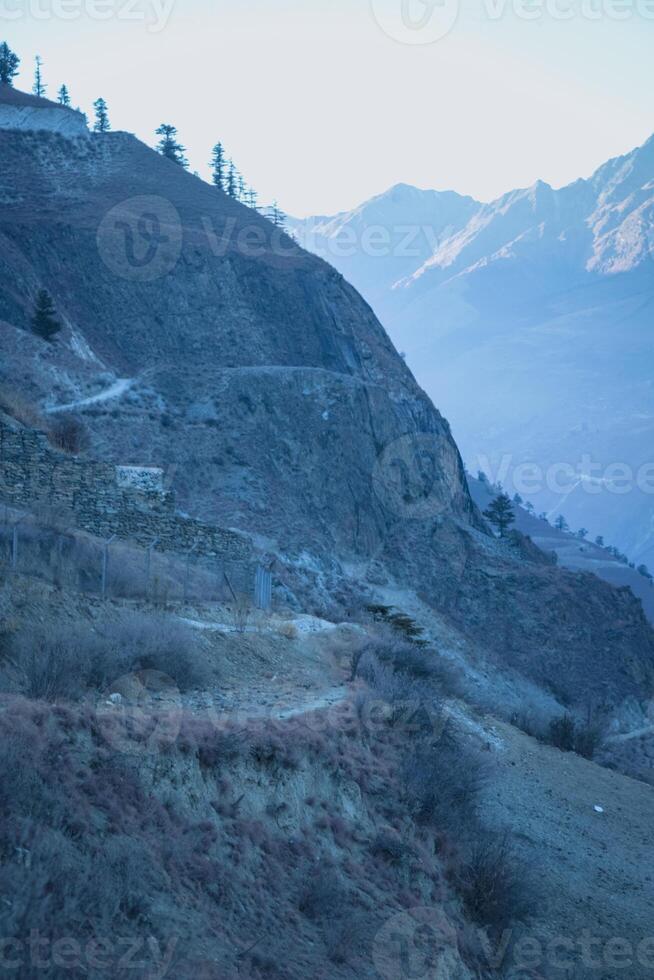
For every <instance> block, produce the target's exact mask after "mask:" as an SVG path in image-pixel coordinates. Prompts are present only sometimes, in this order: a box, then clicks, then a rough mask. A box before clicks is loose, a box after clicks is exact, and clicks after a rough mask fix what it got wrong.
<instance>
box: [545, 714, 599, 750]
mask: <svg viewBox="0 0 654 980" xmlns="http://www.w3.org/2000/svg"><path fill="white" fill-rule="evenodd" d="M545 741H546V742H548V744H549V745H553V746H554V747H555V748H557V749H560V750H561V752H576V753H577V755H581V756H583V757H584V758H585V759H593V758H594V757H595V755H596V753H597V751H598V749H599V748H600V746H601V744H602V729H601V726H600V725H599V724H597V723H595V722H593V721H592V719H590V718H589V719H588V721H586V722H585V723H581V722H576V721H575V719H574V718H573V717H572V716H571V715H563V716H562V717H561V718H555V719H554V721H552V722H551V723H550V726H549V729H548V732H547V736H546V738H545Z"/></svg>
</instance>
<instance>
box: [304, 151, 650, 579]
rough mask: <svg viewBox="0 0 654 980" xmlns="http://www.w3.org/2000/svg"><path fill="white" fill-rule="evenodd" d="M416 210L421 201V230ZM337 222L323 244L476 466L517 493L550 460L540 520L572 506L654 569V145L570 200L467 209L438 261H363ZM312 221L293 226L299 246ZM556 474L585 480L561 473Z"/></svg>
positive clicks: (379, 214) (579, 519) (555, 194)
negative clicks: (647, 469) (621, 472)
mask: <svg viewBox="0 0 654 980" xmlns="http://www.w3.org/2000/svg"><path fill="white" fill-rule="evenodd" d="M393 193H394V192H393V191H391V192H389V195H388V199H389V200H388V203H387V204H386V205H385V204H384V197H383V196H382V198H376V199H374V215H375V217H374V221H375V223H376V225H381V226H383V227H386V228H392V227H396V226H397V223H398V217H397V214H396V210H395V207H394V205H393V204H392V203H391V199H392V197H393ZM432 193H433V192H420V191H416V190H415V189H414V191H413V194H414V195H420V196H422V199H423V202H424V204H423V213H424V215H425V216H426V217H425V219H424V220H422V221H419V222H418V225H417V226H416V227H414V232H416V231H417V233H418V238H419V240H422V241H424V240H425V238H426V236H427V232H426V231H425V230H424V225H425V224H427V225H429V224H430V222H431V219H430V218H429V217H427V215H428V208H429V201H430V200H431V198H430V197H429V195H430V194H432ZM372 204H373V202H371V205H372ZM367 211H368V206H367V205H364V206H362V207H361V208H360V209H358V210H357V211H356V212H354V213H353V214H352V215H343V216H339V218H338V221H337V223H338V226H339V228H340V229H341V231H340V234H341V235H342V236H344V240H349V236H350V235H351V228H352V226H353V223H354V218H353V215H358V216H359V218H358V220H359V222H360V220H361V219H360V216H361V215H366V213H367ZM384 212H386V213H387V215H388V218H387V219H386V222H385V219H384ZM415 213H416V205H415V202H413V203H412V205H411V207H410V208H407V209H406V216H407V218H406V220H407V222H409V223H410V222H411V221H413V220H414V216H415ZM311 224H312V223H311V220H309V222H308V225H309V227H310V226H311ZM326 224H327V225H328V226H329V227H330V238H329V240H326V239H325V238H324V236H323V237H321V233H320V232H319V231H317V232H316V233H315V234H313V236H312V237H311V238H310V239H309V240H308V242H307V243H308V245H309V247H312V248H315V249H316V250H317V251H318V252H319V253H320V254H325V255H326V257H328V258H329V260H330V261H332V262H333V263H334V265H335V266H336V267H337V268H338V269H339V270H340V271H342V272H343V273H344V274H345V275H347V276H349V277H350V278H351V280H352V282H353V283H354V284H355V285H356V286H358V287H359V288H361V289H362V292H363V294H364V295H365V296H366V297H367V298H368V299H369V300H370V301H371V302H372V304H373V306H374V308H375V311H376V312H377V314H378V315H379V316H380V318H381V320H382V322H383V323H384V324H385V326H386V327H387V328H388V330H389V332H390V334H391V336H392V338H393V340H394V341H395V342H396V343H397V345H398V347H400V348H401V349H402V350H404V351H406V353H407V356H408V360H409V363H410V364H411V365H412V367H413V368H414V369H415V372H416V375H417V377H418V380H419V381H420V383H421V384H422V385H423V386H424V387H425V388H426V390H427V392H428V393H429V394H430V395H431V396H432V397H433V398H435V399H436V400H437V402H438V404H439V405H440V406H442V407H443V409H444V410H445V412H446V414H447V415H448V417H449V418H450V421H451V422H452V425H453V428H454V432H455V435H456V437H457V440H458V442H459V444H460V446H461V448H462V451H463V453H464V456H465V458H466V460H467V461H468V462H469V465H470V467H471V468H474V469H475V470H476V468H478V467H480V468H483V469H485V470H487V471H488V472H489V474H490V475H491V476H492V477H493V479H494V480H497V479H500V480H501V481H502V482H503V483H505V484H507V485H511V478H512V476H513V475H514V471H515V469H516V467H517V466H519V465H520V464H521V463H524V462H535V463H537V464H538V465H539V467H540V469H541V473H542V476H541V478H540V479H539V480H538V481H536V486H533V485H532V486H531V487H527V486H525V485H517V486H516V489H518V490H519V491H520V492H521V493H522V495H523V496H525V495H528V496H531V499H533V501H534V503H535V505H536V507H537V509H538V510H546V511H548V512H552V513H555V514H556V513H559V512H560V511H561V510H563V509H564V511H565V514H566V516H567V517H568V520H569V521H570V522H571V523H573V524H574V525H578V526H580V525H582V524H583V525H585V526H586V527H588V528H589V529H590V530H591V531H592V533H593V534H603V535H605V536H606V537H607V540H608V539H611V540H613V541H614V543H616V544H618V545H619V546H620V547H621V548H622V549H623V550H626V551H628V553H629V554H630V556H631V557H632V558H633V559H635V560H637V561H638V562H641V561H643V562H648V561H649V562H651V563H653V564H654V537H653V535H652V530H653V527H652V518H651V514H652V489H654V488H653V487H651V486H650V485H649V483H651V481H649V483H648V484H647V486H645V485H644V484H645V480H644V479H641V480H640V483H638V480H637V477H638V474H639V471H640V470H641V468H642V467H644V466H646V465H647V464H648V463H650V462H651V459H650V454H649V448H648V447H649V446H650V445H651V442H652V432H653V426H654V397H653V392H652V380H651V364H652V361H651V329H652V318H653V315H654V276H653V275H652V271H653V270H652V258H653V255H654V137H653V138H652V139H650V140H649V141H648V142H647V143H645V144H644V145H643V146H642V147H640V148H638V149H636V150H634V151H633V152H631V153H629V154H627V155H626V156H624V157H620V158H618V159H616V160H612V161H609V162H608V163H607V164H605V165H604V166H603V167H601V168H600V169H599V170H598V171H597V172H596V173H595V174H594V175H593V176H592V177H591V178H590V179H589V180H579V181H576V182H575V183H574V184H571V185H570V186H568V187H564V188H562V189H561V190H554V189H552V188H551V187H549V186H548V185H547V184H544V183H542V182H539V183H537V184H535V185H534V186H533V187H531V188H529V189H527V190H520V191H514V192H511V193H509V194H506V195H504V196H503V197H502V198H500V199H498V200H497V201H494V202H492V203H490V204H477V205H476V207H474V209H473V213H472V215H468V214H465V213H464V209H462V212H461V216H460V221H459V222H458V224H455V225H454V226H453V227H452V228H451V230H450V232H449V234H447V235H446V236H445V238H444V239H443V240H438V241H437V243H436V245H435V247H434V248H433V249H432V250H431V252H430V254H429V255H428V256H427V257H425V255H424V250H423V251H420V250H416V254H414V255H413V256H412V259H411V261H410V262H408V261H407V260H406V258H405V257H400V256H396V255H395V254H394V253H395V251H397V239H393V241H392V244H391V246H390V250H389V251H390V254H388V255H387V256H386V257H385V258H384V259H383V260H380V259H379V258H378V257H377V256H374V255H371V254H369V250H366V249H365V248H364V246H363V245H362V234H363V232H361V231H359V233H358V237H357V240H356V246H354V247H353V248H352V251H354V252H356V254H355V255H351V256H350V255H341V254H339V250H338V245H337V242H338V234H339V233H338V232H337V230H336V228H335V223H334V222H331V223H326V222H325V221H324V220H323V221H322V224H321V226H320V227H321V228H322V227H325V225H326ZM306 227H307V222H301V223H293V228H294V230H295V231H296V234H297V235H298V237H299V240H301V241H303V240H304V235H305V229H306ZM435 227H436V228H437V229H438V228H440V225H439V222H438V219H437V220H436V222H435ZM391 237H392V236H391ZM418 251H420V254H418ZM361 266H364V267H365V271H364V272H362V271H361ZM586 456H587V457H589V464H588V467H590V468H592V469H591V472H590V473H586V472H585V470H584V463H583V461H584V457H586ZM557 464H560V465H561V466H565V467H566V472H570V468H572V472H573V473H574V476H573V477H572V478H570V479H564V480H561V479H560V478H559V479H557V471H556V469H551V468H552V467H554V468H555V467H556V466H557ZM615 464H626V465H627V466H628V467H630V469H631V471H632V473H633V479H631V478H630V481H629V490H630V491H631V492H627V493H625V491H624V489H623V485H620V481H619V480H617V479H615V477H612V474H613V472H614V471H613V470H611V469H610V467H611V466H612V465H615ZM548 471H549V475H548ZM643 475H644V474H643V473H641V477H643ZM587 477H590V478H592V479H588V478H587ZM635 484H637V485H636V486H634V485H635Z"/></svg>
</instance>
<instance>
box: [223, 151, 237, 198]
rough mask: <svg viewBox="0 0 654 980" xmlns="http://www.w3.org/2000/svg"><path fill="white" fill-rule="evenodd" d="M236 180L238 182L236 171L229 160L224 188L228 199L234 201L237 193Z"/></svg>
mask: <svg viewBox="0 0 654 980" xmlns="http://www.w3.org/2000/svg"><path fill="white" fill-rule="evenodd" d="M237 180H238V171H237V169H236V167H235V166H234V161H233V160H230V161H229V166H228V168H227V185H226V187H225V190H226V192H227V194H229V196H230V197H233V198H234V200H236V194H237V191H238V183H237Z"/></svg>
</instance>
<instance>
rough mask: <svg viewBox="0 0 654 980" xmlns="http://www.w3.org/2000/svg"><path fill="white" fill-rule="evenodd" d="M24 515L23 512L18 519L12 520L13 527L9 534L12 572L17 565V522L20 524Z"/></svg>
mask: <svg viewBox="0 0 654 980" xmlns="http://www.w3.org/2000/svg"><path fill="white" fill-rule="evenodd" d="M25 517H26V515H25V514H23V516H22V517H19V518H18V520H16V521H14V523H13V527H12V535H11V568H12V571H14V572H15V571H16V568H17V566H18V525H19V524H22V522H23V521H24V520H25Z"/></svg>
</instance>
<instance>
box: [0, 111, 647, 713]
mask: <svg viewBox="0 0 654 980" xmlns="http://www.w3.org/2000/svg"><path fill="white" fill-rule="evenodd" d="M55 111H56V110H55ZM0 157H1V158H2V161H3V167H2V174H1V176H0V199H1V200H2V202H3V204H2V208H1V210H0V350H1V351H2V360H1V363H0V383H2V382H4V384H5V385H6V386H13V387H19V388H20V389H21V391H22V392H23V394H24V395H26V396H27V397H28V398H29V399H30V400H31V401H33V402H38V403H39V405H40V407H41V409H42V411H43V412H44V413H46V414H47V413H58V414H59V415H62V414H63V415H66V414H67V413H68V412H74V413H75V414H77V415H80V416H82V417H83V419H84V420H85V421H86V423H87V425H88V426H89V428H90V429H91V431H92V438H93V449H92V452H93V454H95V455H96V456H98V457H100V458H102V459H104V460H106V461H108V462H112V463H114V464H118V465H135V466H162V467H164V468H165V469H166V471H167V472H166V476H167V478H168V480H169V481H172V485H173V486H174V488H175V490H176V491H177V495H178V499H179V500H180V502H181V503H182V505H183V507H184V508H185V509H186V510H187V511H189V512H190V513H192V514H193V515H194V516H195V517H198V518H200V519H202V520H204V521H206V522H210V523H217V524H220V525H222V526H224V527H233V528H237V529H239V530H241V531H244V532H246V533H249V534H250V535H251V536H252V538H253V540H254V541H255V543H256V544H257V545H259V546H262V547H265V548H267V549H269V550H272V551H275V552H277V553H278V554H282V555H283V556H286V557H288V556H289V555H292V556H293V560H294V561H296V562H297V561H301V560H304V561H306V563H307V565H309V566H311V567H313V568H319V567H320V566H321V564H324V565H332V567H333V563H334V562H335V561H336V562H340V563H341V564H340V567H341V569H342V568H345V567H348V562H351V563H352V566H354V564H356V563H359V567H360V563H361V561H362V560H363V563H364V565H365V564H366V562H367V563H368V564H369V565H375V567H376V566H383V567H384V568H385V569H386V570H387V571H390V572H391V573H392V575H393V576H395V578H396V580H397V581H399V582H401V583H404V585H405V586H406V587H408V588H411V589H413V590H415V591H416V592H419V593H421V594H422V595H424V597H425V598H426V599H427V601H428V602H429V603H431V604H432V605H433V606H434V607H435V608H438V609H439V610H441V612H442V613H443V615H445V616H446V617H448V618H449V620H450V622H451V624H452V628H453V629H455V630H458V631H460V632H464V633H466V634H467V635H469V636H470V637H472V638H473V639H474V640H475V642H477V643H479V644H480V647H481V648H482V649H489V650H491V651H492V655H493V657H495V658H496V659H497V660H498V661H499V662H501V663H505V664H508V665H509V666H511V667H514V668H515V669H518V670H520V671H523V672H525V673H536V674H537V675H538V678H539V679H541V680H543V681H544V682H546V683H550V681H551V680H553V676H554V674H556V673H558V671H559V669H560V670H562V671H565V664H566V663H567V662H569V661H570V657H571V656H572V654H573V653H574V658H575V664H576V666H575V669H574V670H570V671H569V674H568V678H567V681H566V680H565V679H564V686H566V689H567V695H568V696H570V697H572V698H573V699H574V697H575V696H577V695H579V696H580V697H581V694H582V693H583V692H580V691H579V685H580V684H581V685H583V681H584V671H585V670H586V669H587V665H586V664H584V671H581V672H580V669H578V668H579V665H580V664H581V661H583V660H585V659H586V660H587V658H588V657H591V656H592V655H593V652H594V650H595V648H596V647H598V646H599V647H601V649H602V650H603V651H604V653H603V658H602V665H603V669H604V668H605V669H606V671H608V674H609V676H608V679H606V683H605V688H606V691H607V692H610V696H611V698H612V699H616V698H619V697H620V696H621V695H622V694H624V693H633V692H634V690H636V689H638V690H640V689H641V686H642V685H643V683H646V682H648V678H649V672H650V670H651V665H652V663H654V641H653V634H652V633H651V631H650V630H649V628H648V627H647V625H646V623H645V620H644V618H643V616H642V611H640V609H639V607H638V606H637V605H636V604H635V602H634V601H633V600H632V599H630V598H629V597H623V598H621V599H620V600H619V601H618V600H617V599H615V597H614V596H615V594H614V593H612V592H610V590H605V589H604V587H603V586H601V585H600V583H595V581H594V580H590V579H589V580H586V579H585V580H584V582H583V583H581V582H580V581H577V580H575V581H574V583H573V577H571V576H569V577H567V578H565V579H564V578H563V577H562V576H561V575H560V573H558V572H557V570H556V569H554V568H551V567H549V566H543V565H541V564H539V562H538V560H534V558H533V556H531V557H530V556H527V557H525V556H524V555H520V554H518V553H512V552H510V551H507V550H506V549H504V550H502V549H500V550H499V551H498V548H497V547H496V545H495V542H494V541H493V540H492V539H491V538H489V536H488V535H487V534H485V533H484V532H483V526H482V522H481V520H480V518H479V516H478V514H477V512H476V510H475V508H474V506H473V504H472V502H471V500H470V497H469V494H468V490H467V486H466V483H465V478H464V473H463V468H462V465H461V461H460V457H459V454H458V450H457V448H456V446H455V444H454V442H453V439H452V436H451V433H450V430H449V426H448V424H447V422H446V421H445V420H444V419H443V418H442V417H441V415H440V414H439V413H438V411H437V410H436V409H435V408H434V407H433V405H432V403H431V402H430V401H429V399H428V398H427V397H426V395H425V394H424V393H423V392H422V391H421V389H420V388H419V387H418V385H417V384H416V382H415V380H414V379H413V377H412V375H411V373H410V372H409V370H408V369H407V368H406V366H405V364H404V363H403V361H402V359H401V358H400V357H399V356H398V354H397V353H396V351H395V350H394V348H393V346H392V344H391V342H390V341H389V339H388V337H387V335H386V333H385V332H384V330H383V328H382V327H381V326H380V324H379V322H378V321H377V319H376V318H375V316H374V314H373V313H372V311H371V310H370V308H369V307H368V306H367V305H366V303H365V302H364V301H363V300H362V299H361V297H360V296H359V295H358V294H357V293H356V292H355V290H354V289H352V288H351V287H350V286H349V285H348V284H347V283H346V282H345V281H344V279H343V278H342V276H341V275H339V274H338V273H337V272H336V271H335V270H334V269H332V268H331V267H330V266H328V265H327V264H325V263H324V262H322V261H321V260H320V259H318V258H316V257H313V256H311V255H309V254H307V253H306V252H304V251H302V250H301V249H300V248H299V247H298V246H297V245H296V244H295V243H294V242H292V241H291V240H290V239H288V238H287V237H286V236H285V235H283V234H282V233H280V232H279V231H278V230H277V229H275V228H273V227H272V226H271V225H270V224H269V223H268V222H267V221H265V220H264V219H263V218H261V217H260V216H259V215H258V214H256V213H255V212H253V211H251V210H248V209H246V208H245V207H243V206H241V205H239V204H236V203H234V202H233V201H231V200H229V199H228V198H226V197H225V196H224V195H223V194H222V193H220V192H219V191H217V190H215V189H214V188H212V187H210V186H208V185H206V184H204V183H203V182H202V181H200V180H199V179H197V178H195V177H193V176H191V175H189V174H188V173H186V172H185V171H183V170H182V169H181V168H180V167H178V166H177V165H176V164H174V163H171V162H170V161H167V160H165V159H163V158H161V157H160V156H158V155H157V154H155V153H153V152H152V151H151V150H149V149H147V148H146V147H145V146H143V145H142V144H141V143H139V142H138V141H137V140H136V139H134V138H133V137H131V136H128V135H126V134H123V133H116V134H107V135H104V136H96V135H92V136H90V137H89V138H88V139H85V140H71V139H65V138H61V136H59V135H56V134H48V133H32V132H27V133H22V132H15V131H9V130H2V129H0ZM41 288H45V289H47V290H48V291H49V292H50V293H51V294H52V296H53V297H54V300H55V303H56V306H57V309H58V312H59V315H60V318H61V320H62V323H63V329H62V331H61V333H60V334H59V335H58V339H57V341H56V343H55V344H53V345H46V344H44V343H43V342H42V341H40V340H39V339H38V338H36V337H34V336H33V335H32V334H31V333H30V332H29V330H28V327H29V321H30V315H31V310H32V306H33V301H34V297H35V295H36V293H37V291H38V290H39V289H41ZM382 574H384V573H382ZM599 589H602V590H604V591H602V595H601V596H600V594H599V592H598V590H599ZM605 594H606V595H605ZM609 594H610V596H611V597H613V598H611V599H610V600H609V599H607V601H606V602H603V598H602V597H604V598H606V596H608V595H609ZM539 595H540V596H541V597H542V598H539ZM584 597H585V598H584ZM589 597H590V598H589ZM543 601H546V602H547V603H549V604H550V605H548V608H547V609H546V610H545V609H544V607H543V605H542V602H543ZM554 601H555V602H556V603H557V604H559V605H560V613H559V614H557V615H556V616H555V615H552V613H551V602H554ZM618 606H620V609H622V608H623V607H624V610H627V611H624V610H623V612H620V615H619V618H618V619H616V618H615V617H614V613H615V615H616V616H617V615H618V613H616V612H615V609H617V607H618ZM614 607H615V609H614ZM627 607H628V609H627ZM623 613H624V614H623ZM591 619H592V620H593V622H592V629H591V622H590V621H591ZM625 621H628V623H629V629H628V630H626V631H621V629H620V626H619V623H620V622H625ZM576 626H578V627H579V630H581V631H582V632H583V636H584V640H583V643H582V644H581V645H580V643H579V641H578V633H579V630H576ZM489 634H492V635H489ZM545 635H547V638H548V642H547V644H546V645H544V643H543V637H544V636H545ZM551 651H556V657H555V658H552V660H551V664H550V666H548V667H547V669H543V670H542V671H541V670H540V668H538V665H539V664H541V663H544V662H545V660H546V658H547V657H548V656H549V653H550V652H551ZM534 665H536V666H534ZM625 678H627V679H626V680H625ZM603 683H604V682H603Z"/></svg>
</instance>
